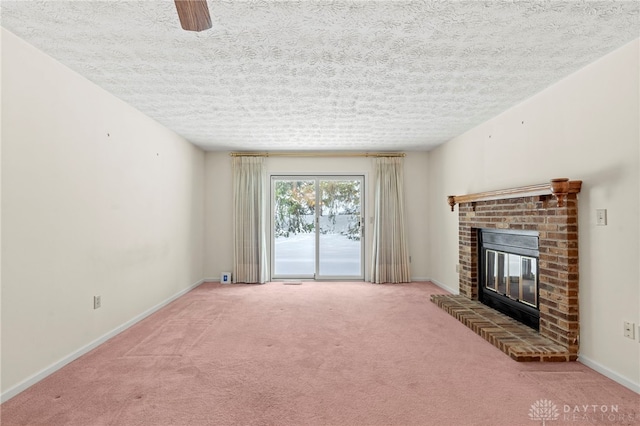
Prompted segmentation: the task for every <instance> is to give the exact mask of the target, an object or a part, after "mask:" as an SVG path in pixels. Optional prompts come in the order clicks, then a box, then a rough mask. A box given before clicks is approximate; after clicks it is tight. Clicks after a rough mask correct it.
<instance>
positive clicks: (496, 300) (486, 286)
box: [478, 229, 540, 330]
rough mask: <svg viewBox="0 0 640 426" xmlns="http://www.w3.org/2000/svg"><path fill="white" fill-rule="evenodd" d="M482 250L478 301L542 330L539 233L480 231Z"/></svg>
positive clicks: (479, 242)
mask: <svg viewBox="0 0 640 426" xmlns="http://www.w3.org/2000/svg"><path fill="white" fill-rule="evenodd" d="M478 246H479V247H478V248H479V264H478V270H479V271H478V272H479V273H478V280H479V283H478V299H479V300H480V301H481V302H482V303H484V304H485V305H487V306H490V307H491V308H493V309H495V310H497V311H500V312H502V313H504V314H506V315H508V316H510V317H511V318H514V319H516V320H518V321H520V322H521V323H523V324H525V325H527V326H529V327H531V328H534V329H535V330H539V329H540V310H539V305H538V275H539V273H538V257H539V251H538V232H535V231H520V230H517V231H514V230H502V229H480V230H479V231H478Z"/></svg>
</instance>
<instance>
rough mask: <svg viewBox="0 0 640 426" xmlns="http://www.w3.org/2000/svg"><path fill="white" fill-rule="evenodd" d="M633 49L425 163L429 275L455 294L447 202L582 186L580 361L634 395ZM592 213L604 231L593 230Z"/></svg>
mask: <svg viewBox="0 0 640 426" xmlns="http://www.w3.org/2000/svg"><path fill="white" fill-rule="evenodd" d="M638 51H639V42H638V40H636V41H635V42H633V43H630V44H628V45H626V46H624V47H623V48H621V49H619V50H617V51H615V52H613V53H611V54H610V55H608V56H606V57H604V58H602V59H601V60H599V61H597V62H595V63H593V64H591V65H589V66H587V67H586V68H584V69H582V70H580V71H579V72H577V73H575V74H573V75H571V76H570V77H568V78H566V79H565V80H563V81H561V82H559V83H557V84H555V85H554V86H552V87H550V88H548V89H547V90H545V91H543V92H541V93H540V94H538V95H536V96H534V97H533V98H531V99H529V100H527V101H526V102H524V103H522V104H521V105H518V106H516V107H514V108H512V109H510V110H508V111H506V112H505V113H503V114H501V115H500V116H498V117H495V118H494V119H492V120H489V121H487V122H486V123H483V124H481V125H479V126H477V127H476V128H474V129H472V130H470V131H469V132H467V133H465V134H463V135H461V136H460V137H457V138H455V139H453V140H451V141H450V142H448V143H446V144H444V145H443V146H441V147H439V148H438V149H436V150H434V151H432V152H430V155H429V161H428V164H429V168H428V169H429V173H428V182H429V189H430V194H429V199H430V200H431V203H430V206H429V225H430V228H429V231H430V246H431V251H430V258H429V274H430V276H431V277H432V278H433V279H435V280H437V281H438V282H439V283H441V284H443V285H444V286H447V287H449V288H454V289H457V286H458V276H457V274H456V272H455V265H456V263H457V262H458V251H457V250H458V248H457V247H458V236H457V226H458V221H457V210H456V213H451V212H450V211H449V207H448V206H447V204H446V196H447V195H450V194H454V195H462V194H467V193H474V192H480V191H486V190H493V189H502V188H509V187H517V186H522V185H527V184H537V183H543V182H546V181H548V180H549V179H551V178H554V177H568V178H571V179H577V180H582V181H583V186H582V192H581V193H580V194H579V238H580V246H579V249H580V309H581V311H580V320H581V329H580V333H581V335H580V338H581V339H580V341H581V348H580V359H581V360H582V361H583V362H585V363H587V364H588V365H590V366H592V367H594V368H596V369H598V370H600V371H601V372H604V373H606V374H607V375H609V376H610V377H613V378H616V379H617V380H619V381H620V382H622V383H624V384H626V385H627V386H629V387H631V388H634V389H636V391H640V345H639V344H638V337H637V336H636V340H635V341H633V340H630V339H627V338H625V337H623V333H622V325H623V321H632V322H634V323H635V324H636V325H638V324H640V286H639V278H638V277H640V267H639V261H638V260H639V259H640V247H639V240H640V226H639V225H640V219H639V218H640V175H639V161H640V148H639V146H640V135H639V132H640V130H639V128H640V127H639V126H640V123H639V116H640V108H639V86H638V80H639V75H640V70H639V65H638V62H639V60H638ZM596 209H607V210H608V219H609V224H608V226H596V225H595V211H596Z"/></svg>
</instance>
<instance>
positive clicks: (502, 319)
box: [432, 179, 582, 361]
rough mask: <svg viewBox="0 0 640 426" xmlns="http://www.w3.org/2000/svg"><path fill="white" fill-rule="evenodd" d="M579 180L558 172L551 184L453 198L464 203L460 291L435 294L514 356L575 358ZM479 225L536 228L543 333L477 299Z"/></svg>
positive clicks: (460, 204) (460, 211) (523, 358)
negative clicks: (441, 294)
mask: <svg viewBox="0 0 640 426" xmlns="http://www.w3.org/2000/svg"><path fill="white" fill-rule="evenodd" d="M557 182H562V184H561V185H556V183H557ZM581 183H582V182H581V181H569V180H568V179H554V180H553V181H552V184H542V185H533V186H528V187H522V188H513V189H509V190H500V191H494V192H485V193H480V194H471V195H463V196H451V197H449V204H450V205H451V208H452V210H453V209H454V206H455V205H456V204H457V205H458V219H459V229H458V233H459V264H460V270H459V295H456V296H452V295H449V296H441V297H440V296H434V298H432V300H433V301H434V302H435V303H436V304H438V305H439V306H440V307H442V308H443V309H445V310H447V311H448V312H449V313H451V314H452V315H454V316H456V317H458V319H460V320H461V321H462V322H464V323H467V325H468V326H470V328H472V329H474V330H475V331H476V332H477V333H478V334H480V335H482V336H483V337H485V338H486V339H487V340H488V341H491V342H492V343H494V344H495V345H496V346H497V347H499V348H500V349H502V350H503V351H504V352H506V353H509V354H510V355H511V356H512V358H514V359H517V360H519V361H529V360H531V361H533V360H537V361H572V360H575V359H577V354H578V343H579V336H578V334H579V308H578V203H577V194H578V192H580V187H581ZM552 188H553V189H552ZM481 229H483V230H487V229H489V230H490V229H495V230H513V231H526V232H532V231H533V232H535V233H537V235H538V237H539V248H538V250H539V259H538V292H539V293H538V308H539V311H540V312H539V313H540V320H539V332H536V331H535V330H532V329H527V327H526V326H523V325H520V324H518V323H516V322H515V320H513V319H511V318H508V317H506V316H504V315H502V314H500V313H498V312H494V311H493V310H492V309H490V308H488V307H486V306H484V305H481V304H480V303H479V302H478V285H479V281H480V279H479V270H480V265H479V257H480V256H479V248H478V244H479V241H478V239H479V236H478V235H479V232H478V231H479V230H481ZM523 327H524V328H523ZM496 336H497V337H496ZM514 348H515V349H514Z"/></svg>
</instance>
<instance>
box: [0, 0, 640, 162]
mask: <svg viewBox="0 0 640 426" xmlns="http://www.w3.org/2000/svg"><path fill="white" fill-rule="evenodd" d="M208 3H209V9H210V12H211V17H212V20H213V28H212V29H210V30H208V31H204V32H201V33H192V32H186V31H183V30H182V29H181V28H180V24H179V21H178V18H177V14H176V9H175V6H174V4H173V1H168V0H162V1H45V2H42V1H17V2H11V1H2V3H1V6H2V11H1V12H2V26H3V27H5V28H6V29H8V30H10V31H11V32H13V33H15V34H16V35H18V36H20V37H21V38H23V39H25V40H26V41H28V42H29V43H31V44H33V45H34V46H36V47H38V48H39V49H41V50H43V51H44V52H46V53H48V54H49V55H51V56H52V57H54V58H56V59H57V60H59V61H60V62H62V63H64V64H65V65H67V66H69V67H70V68H72V69H73V70H75V71H77V72H78V73H80V74H82V75H84V76H85V77H86V78H88V79H89V80H91V81H93V82H95V83H97V84H98V85H99V86H101V87H103V88H104V89H106V90H108V91H109V92H111V93H113V94H114V95H115V96H117V97H119V98H121V99H123V100H124V101H126V102H128V103H130V104H131V105H133V106H135V107H136V108H138V109H139V110H141V111H142V112H144V113H146V114H147V115H149V116H151V117H153V118H154V119H156V120H157V121H159V122H160V123H162V124H164V125H166V126H167V127H169V128H170V129H172V130H174V131H175V132H177V133H179V134H181V135H182V136H184V137H185V138H186V139H188V140H190V141H191V142H193V143H195V144H197V145H199V146H201V147H203V148H205V149H208V150H327V149H328V150H428V149H430V148H432V147H433V146H435V145H437V144H440V143H442V142H445V141H447V140H449V139H451V138H452V137H455V136H457V135H459V134H461V133H463V132H465V131H466V130H469V129H470V128H472V127H474V126H475V125H477V124H480V123H482V122H483V121H486V120H487V119H489V118H491V117H494V116H495V115H497V114H499V113H501V112H503V111H505V110H506V109H508V108H510V107H511V106H513V105H515V104H517V103H519V102H521V101H523V100H525V99H526V98H528V97H530V96H532V95H534V94H535V93H537V92H539V91H541V90H543V89H544V88H546V87H548V86H550V85H551V84H553V83H555V82H557V81H559V80H560V79H562V78H563V77H566V76H567V75H569V74H571V73H572V72H574V71H576V70H578V69H580V68H581V67H583V66H585V65H587V64H589V63H591V62H593V61H595V60H596V59H598V58H600V57H602V56H604V55H605V54H607V53H609V52H611V51H612V50H614V49H616V48H618V47H620V46H622V45H623V44H625V43H627V42H629V41H631V40H633V39H635V38H637V37H638V36H639V34H640V17H639V16H640V15H639V8H640V3H639V2H638V1H577V0H572V1H489V2H481V1H347V0H336V1H312V0H310V1H304V0H303V1H256V0H248V1H240V0H233V1H217V0H209V2H208Z"/></svg>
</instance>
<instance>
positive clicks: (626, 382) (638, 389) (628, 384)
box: [578, 355, 640, 394]
mask: <svg viewBox="0 0 640 426" xmlns="http://www.w3.org/2000/svg"><path fill="white" fill-rule="evenodd" d="M578 362H579V363H581V364H584V365H586V366H587V367H589V368H590V369H592V370H595V371H597V372H598V373H600V374H602V375H603V376H605V377H608V378H610V379H611V380H613V381H614V382H617V383H619V384H621V385H622V386H624V387H625V388H629V389H631V390H632V391H634V392H635V393H638V394H640V383H636V382H634V381H633V380H630V379H628V378H626V377H624V376H621V375H619V374H618V373H616V372H615V371H612V370H610V369H608V368H607V367H605V366H604V365H602V364H600V363H597V362H595V361H593V360H591V359H589V358H587V357H585V356H583V355H578Z"/></svg>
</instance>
